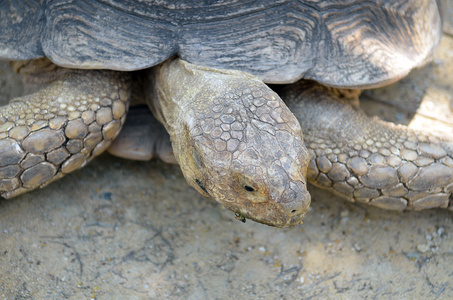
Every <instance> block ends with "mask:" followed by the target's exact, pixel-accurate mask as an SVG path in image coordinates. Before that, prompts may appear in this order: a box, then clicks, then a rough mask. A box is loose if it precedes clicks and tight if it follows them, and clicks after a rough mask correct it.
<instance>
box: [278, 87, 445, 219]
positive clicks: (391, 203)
mask: <svg viewBox="0 0 453 300" xmlns="http://www.w3.org/2000/svg"><path fill="white" fill-rule="evenodd" d="M281 96H282V98H283V99H284V100H285V101H286V102H287V104H288V106H289V107H290V109H291V110H292V112H293V113H294V115H295V116H296V118H298V120H299V121H300V123H301V127H302V131H303V133H304V139H305V143H306V145H307V147H308V149H309V153H310V156H311V162H310V164H309V169H308V181H309V182H310V183H312V184H314V185H316V186H319V187H322V188H326V189H329V190H331V191H333V192H335V193H336V194H339V195H341V196H342V197H344V198H345V199H347V200H350V201H352V202H361V203H368V204H371V205H374V206H377V207H380V208H385V209H390V210H423V209H429V208H435V207H440V208H450V207H451V206H452V201H451V199H450V197H451V193H452V191H453V140H451V139H450V140H448V139H446V138H439V137H435V136H431V135H429V136H428V135H426V134H423V133H420V132H414V131H412V130H408V129H407V128H406V127H403V126H396V125H393V124H390V123H385V122H381V121H377V120H370V118H368V117H367V116H365V114H363V113H362V112H360V111H356V110H354V109H353V108H352V107H350V106H349V105H347V104H342V102H341V100H339V99H338V98H335V96H334V95H332V94H330V93H329V92H328V91H327V90H326V89H325V88H324V87H321V86H320V85H315V84H311V83H300V84H299V86H298V87H293V88H291V89H290V88H287V89H286V90H285V91H284V92H283V93H282V94H281ZM322 115H324V116H322ZM341 141H342V142H341Z"/></svg>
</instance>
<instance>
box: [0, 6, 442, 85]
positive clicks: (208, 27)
mask: <svg viewBox="0 0 453 300" xmlns="http://www.w3.org/2000/svg"><path fill="white" fill-rule="evenodd" d="M6 2H7V4H6V5H3V7H4V9H3V7H2V10H0V58H3V59H9V60H13V59H32V58H37V57H43V56H46V57H49V58H51V60H52V61H53V62H54V63H56V64H58V65H60V66H64V67H72V68H88V69H93V68H98V69H114V70H128V71H130V70H137V69H144V68H148V67H152V66H155V65H157V64H159V63H161V62H163V61H165V60H166V59H168V58H169V57H172V56H175V55H177V56H179V57H181V58H182V59H184V60H186V61H188V62H191V63H194V64H197V65H204V66H209V67H213V68H218V69H234V70H241V71H244V72H248V73H250V74H253V75H255V76H257V77H259V78H260V79H262V80H263V81H265V82H272V83H289V82H294V81H296V80H298V79H299V78H302V77H304V78H306V79H313V80H316V81H319V82H323V83H325V84H327V85H331V86H344V87H346V86H375V85H382V84H385V83H388V82H389V81H394V80H396V79H397V78H401V77H402V76H404V75H406V74H407V73H408V72H409V71H410V70H411V69H413V68H416V67H418V66H420V65H422V64H423V63H424V62H426V61H427V59H429V57H430V56H431V55H432V54H433V49H434V48H435V45H436V44H437V42H438V40H439V38H440V33H441V22H440V16H439V12H438V7H437V3H436V1H435V0H383V1H361V0H350V1H344V0H329V1H312V0H305V1H302V0H300V1H292V0H261V1H255V0H222V1H199V0H190V1H188V0H179V1H136V0H97V1H91V0H77V1H76V0H64V1H62V0H60V1H45V3H44V4H43V5H41V6H39V5H36V3H33V2H34V1H30V0H28V1H25V2H24V0H22V1H20V2H21V4H22V2H24V3H23V6H19V5H17V4H16V2H17V1H16V0H9V1H6ZM24 6H25V7H24ZM18 16H21V17H22V18H19V17H18ZM118 28H121V30H118ZM3 41H5V42H3Z"/></svg>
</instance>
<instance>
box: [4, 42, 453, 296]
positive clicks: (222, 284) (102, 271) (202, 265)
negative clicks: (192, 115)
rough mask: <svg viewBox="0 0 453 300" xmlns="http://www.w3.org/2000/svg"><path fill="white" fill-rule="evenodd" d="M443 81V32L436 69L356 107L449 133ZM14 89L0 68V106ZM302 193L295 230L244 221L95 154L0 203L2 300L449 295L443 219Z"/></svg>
mask: <svg viewBox="0 0 453 300" xmlns="http://www.w3.org/2000/svg"><path fill="white" fill-rule="evenodd" d="M452 86H453V38H452V36H447V35H446V36H444V37H443V39H442V43H441V47H440V50H439V52H438V54H437V56H436V58H435V60H434V62H433V63H431V64H430V65H428V66H427V67H425V68H423V69H422V70H418V71H415V72H413V73H412V74H411V75H410V76H409V78H407V79H404V80H403V81H401V82H399V83H397V84H396V85H393V86H390V87H388V88H385V89H380V90H375V91H371V92H367V93H365V94H364V95H363V96H362V99H363V100H362V102H361V103H362V105H363V107H364V108H365V109H366V110H367V111H369V112H373V113H376V114H378V115H380V116H381V117H383V118H384V119H387V120H396V121H397V122H399V123H403V124H410V126H413V127H420V126H421V127H422V128H425V130H426V128H427V127H426V126H430V128H433V127H435V128H440V126H441V125H442V126H444V125H445V126H444V128H445V129H443V130H442V131H441V132H443V133H442V134H445V135H450V136H452V137H453V129H452V128H453V124H452V121H451V120H452V119H451V108H452V105H451V103H452V102H453V89H452ZM21 92H22V86H21V83H20V80H19V79H18V78H17V76H16V75H15V74H12V73H11V69H10V68H9V65H8V64H7V63H2V64H0V97H1V100H2V101H4V102H3V103H5V101H6V100H7V99H10V98H11V97H13V96H17V95H20V94H21ZM387 99H388V100H392V99H393V101H395V99H397V103H398V105H396V106H397V108H398V107H399V108H403V110H401V109H399V110H396V108H395V106H389V105H388V104H387V103H390V102H388V101H386V100H387ZM408 99H411V100H412V102H411V103H406V102H405V101H406V100H408ZM415 112H417V114H416V115H415V116H414V113H415ZM433 117H434V118H436V119H439V120H440V121H435V120H433V119H432V118H433ZM433 124H434V125H433ZM430 130H431V129H430ZM311 194H312V199H313V203H312V206H311V209H310V211H309V213H308V214H307V216H306V218H305V220H304V224H303V225H300V226H298V227H296V228H293V229H276V228H271V227H267V226H264V225H260V224H257V223H254V222H251V221H248V222H246V223H245V224H243V223H241V222H239V221H237V220H236V219H235V218H234V214H233V213H232V212H230V211H228V210H225V209H223V208H221V207H220V206H219V205H217V204H216V203H213V202H210V201H209V200H208V199H206V198H204V197H202V196H201V195H199V194H198V193H197V192H196V191H195V190H194V189H192V188H191V187H190V186H189V185H188V184H187V183H186V182H185V180H184V178H183V176H182V174H181V172H180V170H179V167H178V166H169V165H166V164H164V163H162V162H160V161H150V162H134V161H127V160H123V159H119V158H115V157H113V156H110V155H108V154H103V155H101V156H100V157H98V158H97V159H95V160H94V161H93V162H92V163H90V164H89V165H88V166H87V167H85V168H84V169H82V170H79V171H76V172H74V173H72V174H70V175H68V176H66V177H65V178H63V179H61V180H59V181H57V182H54V183H52V184H50V185H49V186H47V187H46V188H45V189H40V190H36V191H34V192H31V193H28V194H25V195H22V196H20V197H17V198H14V199H11V200H4V199H0V299H65V298H69V299H90V298H93V299H94V298H95V299H157V298H159V299H230V298H236V299H239V298H254V299H358V298H373V299H374V298H378V299H381V298H384V299H417V298H418V299H452V298H453V268H452V266H453V218H452V216H453V215H452V212H450V211H444V210H429V211H422V212H412V213H394V212H388V211H383V210H379V209H375V208H371V207H366V206H359V205H355V204H352V203H347V202H345V201H342V200H340V199H338V198H336V197H335V196H333V195H331V194H329V193H327V192H324V191H321V190H317V189H314V188H312V189H311Z"/></svg>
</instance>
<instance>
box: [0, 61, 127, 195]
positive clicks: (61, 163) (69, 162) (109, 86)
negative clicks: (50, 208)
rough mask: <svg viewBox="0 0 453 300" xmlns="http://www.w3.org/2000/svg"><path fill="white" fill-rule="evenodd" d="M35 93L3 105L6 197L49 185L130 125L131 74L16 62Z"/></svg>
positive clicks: (0, 184)
mask: <svg viewBox="0 0 453 300" xmlns="http://www.w3.org/2000/svg"><path fill="white" fill-rule="evenodd" d="M15 66H16V68H18V69H19V72H20V73H21V74H22V76H23V77H24V81H25V83H26V84H28V85H29V86H34V87H35V88H36V87H37V86H40V85H41V88H40V89H39V90H38V91H37V92H35V93H31V94H28V95H25V96H23V97H19V98H16V99H13V100H11V101H10V103H9V104H8V105H5V106H2V107H0V153H1V155H0V194H1V195H2V196H3V197H5V198H11V197H14V196H17V195H19V194H22V193H24V192H27V191H30V190H33V189H36V188H38V187H43V186H45V185H47V184H48V183H50V182H52V181H53V180H56V179H58V178H61V177H62V176H64V175H65V174H68V173H70V172H72V171H74V170H76V169H78V168H80V167H83V166H84V165H85V164H86V163H88V162H89V161H90V160H91V159H92V158H93V157H94V156H96V155H98V154H100V153H101V152H103V151H104V150H105V149H107V147H108V146H109V145H110V143H111V141H112V140H113V139H114V138H115V137H116V135H117V134H118V133H119V131H120V129H121V127H122V125H123V124H124V122H125V117H126V112H127V107H128V104H129V94H130V78H129V74H128V73H125V72H114V71H98V70H96V71H95V70H73V69H63V68H59V67H56V66H54V65H52V64H51V63H50V62H49V61H48V60H46V59H40V60H36V61H30V62H26V63H16V64H15Z"/></svg>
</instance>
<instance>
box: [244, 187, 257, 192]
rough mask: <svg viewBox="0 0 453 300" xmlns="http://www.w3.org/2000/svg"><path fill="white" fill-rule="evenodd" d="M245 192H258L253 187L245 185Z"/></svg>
mask: <svg viewBox="0 0 453 300" xmlns="http://www.w3.org/2000/svg"><path fill="white" fill-rule="evenodd" d="M244 190H246V191H247V192H254V191H256V190H255V189H254V188H252V187H251V186H248V185H245V186H244Z"/></svg>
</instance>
